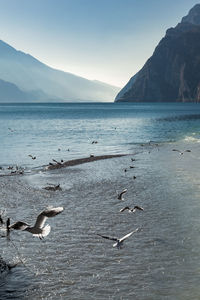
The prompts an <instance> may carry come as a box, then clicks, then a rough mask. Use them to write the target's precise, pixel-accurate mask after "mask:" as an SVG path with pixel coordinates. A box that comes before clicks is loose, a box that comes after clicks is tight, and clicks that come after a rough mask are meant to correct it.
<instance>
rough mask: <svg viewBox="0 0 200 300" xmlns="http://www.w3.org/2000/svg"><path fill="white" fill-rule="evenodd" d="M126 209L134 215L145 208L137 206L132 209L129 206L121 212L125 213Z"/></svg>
mask: <svg viewBox="0 0 200 300" xmlns="http://www.w3.org/2000/svg"><path fill="white" fill-rule="evenodd" d="M126 209H128V211H129V212H133V213H134V212H136V209H138V210H144V208H143V207H141V206H138V205H135V206H134V207H133V208H130V207H129V206H125V207H123V208H122V209H120V212H123V211H125V210H126Z"/></svg>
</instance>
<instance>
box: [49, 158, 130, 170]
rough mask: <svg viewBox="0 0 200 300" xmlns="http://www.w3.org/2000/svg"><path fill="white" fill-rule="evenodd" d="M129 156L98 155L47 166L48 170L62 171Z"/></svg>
mask: <svg viewBox="0 0 200 300" xmlns="http://www.w3.org/2000/svg"><path fill="white" fill-rule="evenodd" d="M126 155H128V154H111V155H98V156H90V157H85V158H78V159H72V160H68V161H65V162H63V163H60V162H58V163H55V164H51V165H48V166H45V167H46V168H47V169H48V170H54V169H60V168H66V167H72V166H77V165H81V164H85V163H89V162H93V161H97V160H102V159H110V158H114V157H122V156H126Z"/></svg>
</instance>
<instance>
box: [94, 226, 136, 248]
mask: <svg viewBox="0 0 200 300" xmlns="http://www.w3.org/2000/svg"><path fill="white" fill-rule="evenodd" d="M138 230H139V228H137V229H135V230H134V231H131V232H129V233H128V234H126V235H125V236H123V237H121V238H116V237H109V236H106V235H101V234H98V233H97V235H99V236H101V237H102V238H104V239H108V240H111V241H115V242H116V243H114V244H113V247H117V249H121V248H122V246H123V242H124V241H125V240H126V239H127V238H128V237H129V236H131V235H132V234H133V233H136V232H137V231H138Z"/></svg>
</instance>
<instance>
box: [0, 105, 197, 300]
mask: <svg viewBox="0 0 200 300" xmlns="http://www.w3.org/2000/svg"><path fill="white" fill-rule="evenodd" d="M197 107H198V106H197ZM112 109H113V108H112ZM117 109H118V106H117ZM138 109H139V108H138ZM145 109H146V108H145ZM119 110H120V109H119ZM124 110H125V111H128V108H127V107H126V106H125V108H124ZM148 110H149V109H146V113H144V112H143V113H142V112H141V111H139V112H138V119H140V123H143V122H144V123H145V124H146V122H147V123H148V124H151V126H152V128H154V130H155V131H153V129H152V128H151V130H150V128H149V129H148V130H149V131H151V132H154V135H153V134H152V135H151V136H149V135H148V134H147V131H144V132H145V133H144V132H143V133H141V135H143V136H145V138H144V139H142V138H141V137H140V138H139V135H138V140H137V143H138V142H139V143H144V145H143V146H141V145H140V144H137V143H136V141H135V139H136V133H135V131H134V132H132V131H131V125H132V124H133V122H134V120H132V118H134V117H133V115H134V113H133V112H132V117H131V118H130V117H129V115H128V117H127V118H125V116H123V113H122V112H120V114H121V117H119V115H118V118H121V119H120V120H121V121H120V122H122V123H123V124H126V128H129V132H128V133H127V136H129V140H128V139H126V142H125V141H124V140H125V137H124V140H123V137H122V136H123V134H122V133H123V132H124V131H125V129H123V126H122V125H120V126H121V127H120V126H119V125H118V126H119V127H120V128H121V129H120V134H119V135H118V139H119V140H118V147H116V148H113V144H115V143H116V145H117V138H116V137H115V136H114V137H113V140H112V139H111V138H110V144H112V147H110V146H109V142H108V140H107V137H106V136H107V134H108V133H107V131H106V129H105V128H107V126H108V124H109V122H111V120H109V117H108V116H107V111H106V113H105V114H106V117H105V118H103V117H102V124H103V123H106V125H102V126H104V129H102V131H101V138H102V139H101V144H102V145H101V147H100V149H99V148H98V146H99V144H100V143H98V144H97V145H91V143H87V147H85V146H84V145H85V144H84V143H83V145H82V144H81V143H80V144H79V146H80V147H79V148H81V149H83V155H82V156H85V155H86V153H87V152H90V151H91V149H96V152H95V154H96V153H99V152H101V151H102V152H101V154H104V153H109V151H108V149H109V147H110V149H114V150H113V152H114V153H118V152H121V153H128V154H129V155H127V156H125V157H121V158H112V159H108V160H102V161H96V162H92V163H87V164H83V165H79V166H74V167H70V168H66V169H65V168H63V169H59V170H54V171H49V172H44V171H42V170H41V171H39V170H38V171H37V172H33V171H31V173H29V174H27V175H24V176H12V177H1V178H0V199H1V206H2V209H6V213H7V215H8V216H10V217H11V219H12V221H15V220H19V219H20V220H24V221H27V223H32V222H33V221H34V218H35V216H36V215H37V214H38V213H39V212H40V211H41V210H42V209H44V208H45V207H46V206H48V205H53V206H61V205H62V206H64V208H65V210H64V212H63V213H62V214H60V215H58V216H56V217H55V218H52V219H49V220H48V222H47V223H49V224H50V225H51V227H52V231H51V233H50V234H49V236H48V237H46V238H45V240H43V241H40V240H39V239H37V238H33V237H32V236H31V235H30V234H29V233H28V232H13V233H12V234H11V242H7V241H6V239H3V238H2V239H1V244H2V247H1V255H2V256H3V258H4V259H5V260H7V261H9V262H10V261H13V260H17V259H20V260H22V259H23V260H24V263H23V264H21V265H19V266H17V267H16V268H15V269H13V270H12V271H11V272H10V273H8V274H7V276H5V277H4V278H2V280H1V284H0V295H1V297H0V299H28V298H29V299H70V300H71V299H126V300H127V299H142V300H143V299H144V300H147V299H148V300H149V299H154V300H157V299H159V300H160V299H170V300H171V299H188V300H189V299H198V297H199V293H200V288H199V280H200V254H199V247H200V239H199V238H198V236H199V230H200V218H199V214H200V202H199V190H200V185H199V180H200V175H199V161H200V155H199V145H198V132H199V128H200V123H199V121H198V118H196V117H195V118H194V117H193V118H192V121H191V123H190V124H188V119H190V117H188V115H190V110H189V109H185V108H184V109H182V110H180V111H181V113H180V111H179V110H178V109H177V115H178V116H174V115H176V114H175V113H174V110H175V109H174V108H171V111H170V110H169V108H168V110H169V111H168V112H167V113H165V112H164V108H162V109H161V108H159V110H161V111H162V113H161V112H159V113H158V112H157V113H156V112H153V109H152V112H151V118H150V117H148V116H147V115H148V114H149V111H148ZM194 111H195V109H193V111H192V112H191V115H193V116H194V115H195V112H194ZM101 114H103V112H101V113H100V112H99V115H101ZM116 114H117V113H116ZM130 114H131V113H130ZM152 114H155V115H156V116H155V117H154V116H153V117H152ZM161 114H164V116H165V119H164V120H163V118H162V117H161ZM166 115H168V116H169V115H170V118H171V115H173V116H172V120H171V119H170V120H169V119H166V118H169V117H166ZM180 115H183V116H184V118H183V117H180ZM186 115H187V116H186ZM196 115H198V113H197V111H196ZM158 116H159V117H158ZM88 118H89V117H88ZM106 118H107V119H108V120H107V122H106ZM124 118H125V120H124ZM143 118H144V119H145V120H143V121H142V119H143ZM159 118H162V121H159ZM177 118H178V120H176V119H177ZM35 119H36V117H35ZM97 119H98V118H97ZM129 119H130V120H129ZM174 119H175V120H176V121H174ZM179 119H181V120H179ZM182 119H184V121H183V120H182ZM90 121H91V120H90ZM93 121H94V120H93ZM103 121H104V122H103ZM74 122H75V121H74ZM96 122H97V123H98V120H95V124H96ZM112 122H113V121H112ZM112 122H111V123H112ZM120 122H119V124H120ZM171 122H172V123H171ZM173 122H174V124H173ZM179 122H181V123H179ZM182 122H183V123H184V126H183V123H182ZM189 122H190V121H189ZM50 123H51V122H50ZM75 123H76V122H75ZM79 123H80V120H79ZM153 123H155V124H156V125H152V124H153ZM165 123H166V125H165V126H164V124H165ZM168 123H169V124H168ZM175 123H176V124H175ZM92 124H94V123H92ZM159 124H160V125H159ZM178 124H179V125H180V124H182V125H180V128H179V125H178ZM38 126H39V125H38ZM87 126H89V125H87ZM92 126H93V125H92ZM145 126H147V125H145ZM159 126H161V128H159ZM170 126H171V129H172V128H177V131H174V132H172V133H170V134H169V132H170V130H169V128H170ZM181 126H182V131H181ZM198 126H199V127H198ZM8 127H11V126H10V125H9V126H8ZM13 127H14V126H13ZM166 127H167V128H168V129H167V128H166ZM146 128H147V127H146ZM163 128H165V131H164V132H165V133H166V135H164V134H163V137H162V140H161V141H160V135H161V132H162V130H163ZM195 128H196V131H194V129H195ZM183 129H184V130H183ZM93 130H94V129H93ZM114 130H115V129H114ZM127 130H128V129H127ZM156 130H157V132H158V134H157V135H156V134H155V132H156ZM58 131H59V130H58ZM138 131H139V129H138ZM11 134H13V133H11ZM131 135H133V137H134V139H131V140H130V136H131ZM104 137H105V140H104ZM156 137H157V138H156ZM181 137H182V138H181ZM172 138H173V142H170V140H171V139H172ZM91 140H92V138H91ZM149 140H155V141H158V140H159V141H160V142H161V143H159V146H156V145H155V144H153V145H151V144H150V145H149V144H148V143H146V142H148V141H149ZM56 141H57V140H56ZM13 143H14V142H13ZM73 143H74V145H75V139H74V141H73ZM106 143H108V147H107V146H106V145H107V144H106ZM92 146H95V147H96V148H91V147H92ZM13 147H14V145H13ZM23 147H24V149H26V147H25V146H24V145H23ZM74 147H75V146H74ZM76 147H77V149H78V146H76ZM55 148H57V145H55ZM62 148H63V147H62ZM174 148H176V149H181V150H186V149H191V150H192V151H191V152H184V154H183V155H180V154H179V153H178V152H175V151H172V149H174ZM8 149H10V150H7V152H9V151H10V152H11V153H12V155H13V152H12V151H13V150H12V148H8ZM41 149H42V150H41V153H43V154H44V153H45V149H43V147H42V146H41ZM101 149H103V150H101ZM46 151H47V150H46ZM52 151H53V150H52ZM56 151H57V149H56V150H55V154H53V155H56V153H57V152H56ZM33 152H34V151H33ZM59 152H62V150H61V151H59ZM69 152H71V151H69ZM136 152H137V154H134V153H136ZM16 153H17V152H16ZM33 154H35V153H33ZM51 154H52V153H51ZM75 154H77V156H78V150H77V152H74V153H73V154H71V153H70V154H69V155H70V157H71V158H72V157H73V156H74V155H75ZM80 154H81V153H80ZM59 155H60V154H59ZM41 156H42V154H41ZM8 157H9V155H8ZM10 157H11V156H10ZM42 157H43V159H41V161H38V162H37V160H36V162H35V161H34V162H31V163H30V164H29V163H27V165H28V167H32V166H34V164H36V163H39V162H41V164H43V163H44V161H45V159H44V157H45V156H42ZM133 157H134V158H135V159H136V161H135V162H132V161H131V158H133ZM2 162H3V163H2V165H6V163H5V162H4V161H2ZM20 162H21V161H20V158H19V157H18V164H20ZM7 163H8V164H10V163H11V162H10V161H7ZM22 163H23V162H22ZM31 164H33V165H31ZM41 164H40V163H39V164H38V165H37V166H39V165H41ZM131 165H134V166H135V168H133V169H130V168H129V167H130V166H131ZM125 168H127V172H124V169H125ZM133 176H136V179H133ZM49 182H50V183H60V184H61V187H62V191H56V192H50V191H46V190H44V189H43V187H44V186H46V185H47V183H49ZM124 188H127V193H126V194H125V196H124V198H125V201H124V202H122V201H119V200H118V199H117V191H121V190H122V189H124ZM135 204H137V205H141V206H142V207H143V208H144V212H140V211H138V212H136V213H135V214H131V213H128V212H124V213H120V212H119V210H120V209H121V208H122V207H123V206H126V205H129V206H133V205H135ZM136 228H140V229H141V231H140V232H138V233H136V234H134V235H133V236H131V237H130V238H129V239H127V240H126V241H125V243H124V248H123V249H121V250H117V249H116V248H113V247H112V241H109V240H104V239H102V238H100V237H99V236H97V233H100V234H105V235H111V236H112V235H114V236H118V237H121V236H123V235H125V234H126V233H128V232H130V231H132V230H134V229H136ZM16 249H17V250H16Z"/></svg>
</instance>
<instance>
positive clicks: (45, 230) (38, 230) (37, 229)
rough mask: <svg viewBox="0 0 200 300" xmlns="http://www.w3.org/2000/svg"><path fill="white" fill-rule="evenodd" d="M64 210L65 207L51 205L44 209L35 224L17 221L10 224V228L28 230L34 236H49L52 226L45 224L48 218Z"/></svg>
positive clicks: (41, 237)
mask: <svg viewBox="0 0 200 300" xmlns="http://www.w3.org/2000/svg"><path fill="white" fill-rule="evenodd" d="M62 211H63V207H51V208H47V209H45V210H43V211H42V212H41V213H40V214H39V215H38V216H37V219H36V222H35V225H34V226H30V225H29V224H27V223H25V222H22V221H17V222H15V223H14V224H11V225H9V227H8V228H9V230H12V229H15V230H22V231H28V232H30V233H32V234H33V236H37V237H39V238H40V239H43V238H44V237H45V236H47V235H48V234H49V233H50V231H51V226H50V225H49V224H47V225H46V226H44V224H45V222H46V220H47V218H52V217H55V216H56V215H58V214H60V213H61V212H62Z"/></svg>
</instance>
